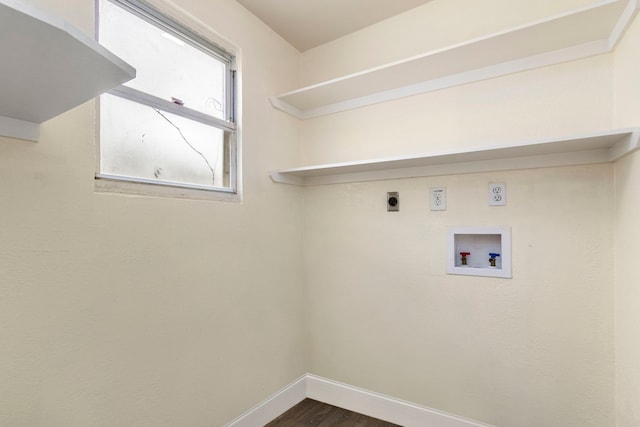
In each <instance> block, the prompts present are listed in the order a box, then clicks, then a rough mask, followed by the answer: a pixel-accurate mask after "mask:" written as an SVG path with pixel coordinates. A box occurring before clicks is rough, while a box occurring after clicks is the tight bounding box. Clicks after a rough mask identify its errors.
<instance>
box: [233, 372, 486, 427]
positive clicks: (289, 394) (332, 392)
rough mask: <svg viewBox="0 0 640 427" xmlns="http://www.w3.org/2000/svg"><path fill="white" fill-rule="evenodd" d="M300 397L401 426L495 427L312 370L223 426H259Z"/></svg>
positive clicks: (292, 404) (293, 403) (289, 406)
mask: <svg viewBox="0 0 640 427" xmlns="http://www.w3.org/2000/svg"><path fill="white" fill-rule="evenodd" d="M304 398H310V399H314V400H318V401H320V402H324V403H328V404H330V405H334V406H339V407H341V408H344V409H348V410H350V411H354V412H358V413H360V414H364V415H368V416H370V417H374V418H379V419H381V420H385V421H388V422H391V423H394V424H399V425H401V426H405V427H495V426H492V425H490V424H485V423H481V422H478V421H474V420H470V419H468V418H464V417H459V416H457V415H453V414H449V413H446V412H443V411H438V410H437V409H432V408H428V407H426V406H421V405H417V404H415V403H411V402H406V401H403V400H400V399H396V398H393V397H390V396H386V395H383V394H380V393H376V392H373V391H370V390H365V389H363V388H359V387H354V386H351V385H348V384H344V383H340V382H338V381H333V380H330V379H327V378H323V377H320V376H317V375H313V374H306V375H303V376H302V377H300V378H298V379H297V380H295V381H294V382H292V383H291V384H289V385H288V386H286V387H285V388H283V389H282V390H281V391H279V392H278V393H276V394H274V395H273V396H271V397H269V398H268V399H266V400H265V401H263V402H262V403H260V404H259V405H257V406H255V407H254V408H252V409H251V410H249V411H248V412H246V413H245V414H244V415H242V416H240V417H238V418H236V419H235V420H233V421H231V422H230V423H228V424H226V425H225V427H262V426H264V425H265V424H266V423H268V422H269V421H271V420H273V419H274V418H276V417H277V416H278V415H280V414H282V413H283V412H286V411H287V410H288V409H289V408H291V407H293V406H295V405H296V404H297V403H298V402H300V401H301V400H303V399H304Z"/></svg>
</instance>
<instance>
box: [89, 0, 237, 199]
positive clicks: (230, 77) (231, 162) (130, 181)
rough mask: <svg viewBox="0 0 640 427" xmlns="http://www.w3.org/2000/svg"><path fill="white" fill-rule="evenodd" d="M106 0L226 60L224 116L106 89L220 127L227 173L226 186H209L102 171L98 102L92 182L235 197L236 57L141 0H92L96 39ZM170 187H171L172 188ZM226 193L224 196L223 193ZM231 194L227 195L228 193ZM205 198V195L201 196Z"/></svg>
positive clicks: (131, 189)
mask: <svg viewBox="0 0 640 427" xmlns="http://www.w3.org/2000/svg"><path fill="white" fill-rule="evenodd" d="M103 1H108V2H111V3H113V4H115V5H117V6H119V7H122V8H123V9H125V10H126V11H128V12H130V13H132V14H134V15H135V16H137V17H138V18H140V19H143V20H145V21H147V22H149V23H151V24H153V25H156V26H158V27H160V28H161V29H162V30H163V31H165V32H168V33H169V34H171V35H173V36H175V37H177V38H179V39H180V40H182V41H184V42H186V43H188V44H190V45H192V46H194V47H196V48H198V49H200V50H202V51H203V52H205V53H206V54H209V55H211V56H212V57H214V58H216V59H217V60H219V61H221V62H223V63H225V64H226V76H225V86H226V87H225V96H226V99H225V104H224V105H225V111H224V119H220V118H217V117H213V116H211V115H208V114H205V113H202V112H200V111H197V110H193V109H190V108H188V107H185V106H184V105H178V104H176V103H175V102H172V101H169V100H165V99H162V98H159V97H156V96H154V95H152V94H149V93H146V92H143V91H140V90H137V89H133V88H131V87H128V86H125V85H121V86H119V87H117V88H115V89H112V90H110V91H108V92H107V93H108V94H110V95H113V96H117V97H120V98H123V99H126V100H129V101H133V102H136V103H138V104H141V105H145V106H149V107H151V108H155V109H158V110H161V111H164V112H167V113H171V114H175V115H177V116H180V117H183V118H186V119H189V120H193V121H196V122H199V123H202V124H205V125H208V126H212V127H214V128H217V129H220V130H222V131H223V132H225V135H228V137H227V138H225V141H224V145H225V146H224V156H225V158H226V159H227V160H226V161H225V162H224V168H225V173H226V174H228V186H225V187H210V186H204V185H196V184H188V183H176V182H167V181H161V180H153V179H144V178H137V177H128V176H119V175H118V176H116V175H109V174H103V173H101V172H100V170H101V161H100V146H99V144H100V143H101V141H100V138H101V137H100V126H101V124H100V117H101V115H100V111H99V110H100V106H99V105H100V104H98V120H97V122H98V128H97V140H98V144H97V150H96V151H97V155H96V159H97V171H98V172H97V173H96V174H95V178H96V183H97V186H98V187H99V189H100V190H103V191H118V192H120V191H122V192H126V193H133V194H150V195H160V196H163V195H167V196H176V197H187V198H199V197H198V193H202V192H203V191H205V192H207V193H212V194H215V193H218V194H220V193H222V197H221V198H220V199H222V200H235V198H234V197H233V196H234V195H237V194H238V192H239V190H238V171H239V167H238V148H237V147H238V126H237V121H236V118H237V99H236V97H237V82H236V75H237V71H236V58H235V55H234V54H232V53H230V52H228V51H227V50H225V49H224V48H222V47H220V46H219V45H217V44H215V43H213V42H211V41H209V40H207V39H206V38H204V37H202V36H201V35H199V34H198V33H196V32H195V31H193V30H191V29H190V28H188V27H187V26H185V25H183V24H181V23H180V22H178V21H177V20H175V19H172V18H171V17H169V16H167V15H166V14H164V13H162V12H160V11H159V10H157V9H155V8H153V7H152V6H150V5H149V4H147V3H146V2H143V1H141V0H96V39H98V38H99V25H100V16H99V13H100V2H103ZM171 189H174V191H172V190H171ZM225 193H226V194H227V196H225V195H224V194H225ZM229 196H231V197H229ZM204 198H207V197H204Z"/></svg>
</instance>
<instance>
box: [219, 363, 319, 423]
mask: <svg viewBox="0 0 640 427" xmlns="http://www.w3.org/2000/svg"><path fill="white" fill-rule="evenodd" d="M306 397H307V375H303V376H301V377H300V378H298V379H297V380H295V381H294V382H292V383H291V384H289V385H288V386H286V387H285V388H283V389H282V390H280V391H279V392H277V393H276V394H274V395H272V396H271V397H269V398H267V399H266V400H264V401H262V402H261V403H259V404H258V405H256V406H254V407H253V408H251V409H250V410H248V411H247V412H245V413H244V414H242V415H241V416H239V417H238V418H236V419H235V420H233V421H231V422H229V423H227V424H225V427H263V426H264V425H265V424H267V423H268V422H269V421H271V420H273V419H274V418H276V417H277V416H278V415H280V414H282V413H284V412H287V410H289V409H290V408H292V407H294V406H295V405H297V404H298V403H300V402H301V401H302V400H304V399H305V398H306Z"/></svg>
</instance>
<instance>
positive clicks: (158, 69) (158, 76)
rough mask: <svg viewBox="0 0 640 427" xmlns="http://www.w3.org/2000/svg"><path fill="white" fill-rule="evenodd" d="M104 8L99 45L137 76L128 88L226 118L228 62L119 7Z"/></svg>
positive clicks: (102, 7)
mask: <svg viewBox="0 0 640 427" xmlns="http://www.w3.org/2000/svg"><path fill="white" fill-rule="evenodd" d="M101 5H102V6H101V10H100V16H101V18H100V22H101V25H100V43H102V44H103V45H105V46H108V48H109V50H111V51H112V52H113V53H115V54H116V55H118V56H119V57H121V58H122V59H123V60H125V61H126V62H128V63H129V64H131V65H132V66H133V67H134V68H135V69H136V71H137V75H136V78H135V79H133V80H131V81H130V82H128V83H126V84H125V86H129V87H132V88H134V89H138V90H140V91H142V92H146V93H150V94H153V95H155V96H157V97H159V98H162V99H165V100H168V101H171V100H172V98H174V99H177V100H179V101H181V102H183V103H184V106H186V107H189V108H191V109H193V110H197V111H200V112H202V113H206V114H209V115H212V116H214V117H217V118H220V119H224V118H225V96H224V93H225V84H226V81H225V75H226V64H225V63H224V62H222V61H219V60H217V59H216V58H214V57H213V56H211V55H210V54H207V53H205V52H203V51H202V50H201V49H198V48H196V47H194V46H192V45H191V44H189V43H187V42H185V41H183V40H182V39H180V38H179V37H178V36H176V35H174V33H172V32H171V30H169V29H162V28H158V27H157V26H155V25H152V24H151V23H150V22H147V21H145V20H143V19H140V17H139V16H137V15H135V14H133V13H131V12H129V11H127V10H125V9H123V8H122V7H120V6H117V5H115V4H113V3H111V2H109V1H102V2H101Z"/></svg>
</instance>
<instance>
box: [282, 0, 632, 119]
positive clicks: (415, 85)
mask: <svg viewBox="0 0 640 427" xmlns="http://www.w3.org/2000/svg"><path fill="white" fill-rule="evenodd" d="M638 7H639V5H638V0H604V1H599V2H597V3H595V4H594V5H592V6H589V7H584V8H580V9H576V10H572V11H570V12H568V13H564V14H562V15H558V16H553V17H550V18H547V19H544V20H540V21H536V22H533V23H530V24H528V25H523V26H519V27H516V28H512V29H510V30H507V31H502V32H499V33H495V34H491V35H489V36H485V37H482V38H477V39H473V40H470V41H467V42H464V43H460V44H456V45H453V46H449V47H446V48H443V49H438V50H434V51H431V52H427V53H424V54H421V55H418V56H414V57H411V58H407V59H404V60H401V61H397V62H392V63H390V64H386V65H383V66H380V67H375V68H371V69H368V70H365V71H362V72H358V73H354V74H349V75H346V76H343V77H340V78H336V79H333V80H329V81H326V82H323V83H319V84H315V85H312V86H308V87H305V88H302V89H298V90H295V91H292V92H288V93H285V94H282V95H280V96H276V97H271V98H270V100H271V103H272V105H273V106H274V107H275V108H278V109H280V110H282V111H285V112H287V113H289V114H291V115H293V116H295V117H298V118H300V119H309V118H313V117H318V116H323V115H327V114H332V113H337V112H341V111H345V110H350V109H353V108H358V107H363V106H366V105H371V104H376V103H380V102H385V101H389V100H392V99H398V98H402V97H405V96H411V95H416V94H420V93H426V92H430V91H434V90H438V89H443V88H447V87H452V86H456V85H461V84H466V83H470V82H475V81H479V80H485V79H489V78H494V77H499V76H503V75H507V74H512V73H516V72H520V71H525V70H531V69H534V68H538V67H544V66H548V65H552V64H557V63H561V62H566V61H571V60H575V59H580V58H585V57H588V56H592V55H598V54H601V53H606V52H610V51H611V50H612V49H613V48H614V47H615V45H616V43H617V41H618V40H619V39H620V37H621V36H622V34H623V33H624V30H625V29H626V27H627V26H628V25H629V23H630V22H631V20H632V19H633V17H634V16H635V15H636V13H637V11H638Z"/></svg>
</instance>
